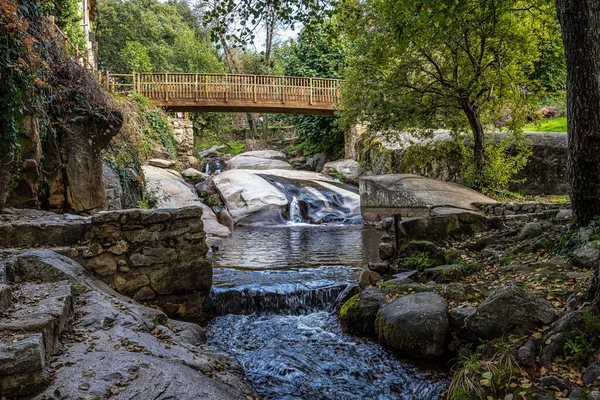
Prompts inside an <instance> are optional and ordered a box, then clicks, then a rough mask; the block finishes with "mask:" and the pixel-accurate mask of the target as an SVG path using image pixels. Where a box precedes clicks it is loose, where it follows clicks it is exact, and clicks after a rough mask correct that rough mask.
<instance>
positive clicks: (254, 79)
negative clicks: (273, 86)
mask: <svg viewBox="0 0 600 400" xmlns="http://www.w3.org/2000/svg"><path fill="white" fill-rule="evenodd" d="M252 81H253V84H254V85H253V86H254V89H253V90H254V102H255V103H256V102H257V99H256V75H252Z"/></svg>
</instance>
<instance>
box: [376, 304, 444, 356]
mask: <svg viewBox="0 0 600 400" xmlns="http://www.w3.org/2000/svg"><path fill="white" fill-rule="evenodd" d="M375 325H376V330H377V336H378V337H379V340H380V341H381V342H382V343H383V344H385V345H387V346H389V347H391V348H392V349H393V350H395V351H396V352H398V353H399V354H402V355H407V356H412V357H439V356H441V355H443V354H444V348H445V343H446V336H447V335H448V330H449V327H450V323H449V321H448V303H447V302H446V300H444V298H443V297H441V296H439V295H437V294H435V293H416V294H411V295H408V296H404V297H400V298H399V299H396V300H394V301H392V302H390V303H388V304H386V305H384V306H383V307H381V309H380V310H379V313H378V314H377V318H376V322H375Z"/></svg>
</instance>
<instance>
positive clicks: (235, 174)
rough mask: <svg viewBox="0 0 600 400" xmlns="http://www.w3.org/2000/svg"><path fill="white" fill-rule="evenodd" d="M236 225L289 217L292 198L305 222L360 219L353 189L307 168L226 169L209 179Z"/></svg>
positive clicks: (268, 221) (279, 221) (278, 222)
mask: <svg viewBox="0 0 600 400" xmlns="http://www.w3.org/2000/svg"><path fill="white" fill-rule="evenodd" d="M213 181H214V183H215V186H216V187H217V191H218V192H219V194H220V195H221V198H222V199H223V202H224V203H225V206H226V207H227V209H228V211H229V213H230V214H231V216H232V218H233V220H234V222H235V223H236V224H238V225H273V224H280V223H282V222H285V221H287V220H290V219H291V214H292V213H291V208H292V203H293V202H294V198H296V202H295V204H297V205H298V208H299V210H298V212H299V214H300V215H301V218H302V219H303V221H305V222H311V223H322V222H338V221H347V220H348V219H360V198H359V196H358V194H357V193H356V189H355V188H352V187H351V186H349V185H344V184H341V183H339V182H336V181H335V180H334V179H332V178H331V177H328V176H326V175H323V174H318V173H315V172H308V171H288V170H235V169H234V170H228V171H225V172H223V173H221V174H219V175H217V176H215V177H214V178H213Z"/></svg>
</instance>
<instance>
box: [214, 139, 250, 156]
mask: <svg viewBox="0 0 600 400" xmlns="http://www.w3.org/2000/svg"><path fill="white" fill-rule="evenodd" d="M245 150H246V145H245V144H244V143H241V142H237V141H234V142H227V143H225V145H224V146H222V147H220V148H219V151H221V152H223V153H226V154H231V155H232V156H237V155H238V154H240V153H243V152H244V151H245Z"/></svg>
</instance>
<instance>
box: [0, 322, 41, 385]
mask: <svg viewBox="0 0 600 400" xmlns="http://www.w3.org/2000/svg"><path fill="white" fill-rule="evenodd" d="M45 354H46V353H45V351H44V345H43V339H42V334H41V333H36V334H33V335H31V336H22V338H15V337H13V338H11V340H10V342H3V340H2V339H1V338H0V394H1V395H3V396H7V397H12V396H15V397H16V396H27V395H31V394H34V393H36V392H37V391H39V390H40V389H41V388H43V387H44V386H45V385H46V382H47V381H48V372H47V371H46V360H45Z"/></svg>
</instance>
